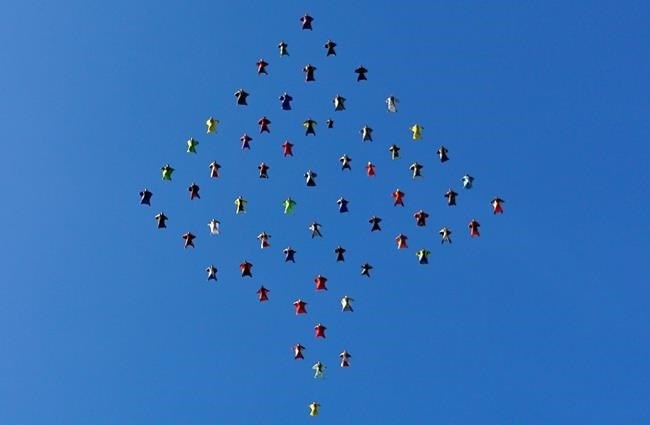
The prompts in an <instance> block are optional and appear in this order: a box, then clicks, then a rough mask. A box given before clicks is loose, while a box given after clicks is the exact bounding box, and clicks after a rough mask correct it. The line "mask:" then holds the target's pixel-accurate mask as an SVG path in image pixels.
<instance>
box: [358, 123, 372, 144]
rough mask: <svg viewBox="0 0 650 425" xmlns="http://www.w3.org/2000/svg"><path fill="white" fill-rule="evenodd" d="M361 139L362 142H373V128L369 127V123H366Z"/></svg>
mask: <svg viewBox="0 0 650 425" xmlns="http://www.w3.org/2000/svg"><path fill="white" fill-rule="evenodd" d="M359 133H361V141H362V142H372V128H370V127H368V124H365V125H364V126H363V127H362V128H361V130H359Z"/></svg>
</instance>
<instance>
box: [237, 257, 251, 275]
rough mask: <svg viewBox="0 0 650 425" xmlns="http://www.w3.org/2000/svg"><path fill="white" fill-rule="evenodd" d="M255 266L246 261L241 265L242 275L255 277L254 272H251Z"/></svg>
mask: <svg viewBox="0 0 650 425" xmlns="http://www.w3.org/2000/svg"><path fill="white" fill-rule="evenodd" d="M252 268H253V265H252V264H251V263H249V262H248V261H244V262H243V263H241V264H240V265H239V270H241V277H244V276H248V277H253V273H251V269H252Z"/></svg>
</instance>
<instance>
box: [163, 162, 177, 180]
mask: <svg viewBox="0 0 650 425" xmlns="http://www.w3.org/2000/svg"><path fill="white" fill-rule="evenodd" d="M160 171H162V179H163V180H168V181H171V180H172V174H173V173H174V169H173V168H172V167H171V165H169V164H165V165H163V167H162V168H161V169H160Z"/></svg>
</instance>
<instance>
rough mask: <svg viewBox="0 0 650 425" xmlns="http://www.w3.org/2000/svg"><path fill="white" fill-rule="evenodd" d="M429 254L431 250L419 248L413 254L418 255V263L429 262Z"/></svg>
mask: <svg viewBox="0 0 650 425" xmlns="http://www.w3.org/2000/svg"><path fill="white" fill-rule="evenodd" d="M430 254H431V251H429V250H427V249H424V248H422V249H419V250H418V251H417V252H416V253H415V255H417V257H418V262H419V263H420V264H429V255H430Z"/></svg>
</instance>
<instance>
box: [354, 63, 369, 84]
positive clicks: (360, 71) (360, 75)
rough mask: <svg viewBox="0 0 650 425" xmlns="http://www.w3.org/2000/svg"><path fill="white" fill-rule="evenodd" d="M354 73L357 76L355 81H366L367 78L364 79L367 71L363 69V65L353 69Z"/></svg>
mask: <svg viewBox="0 0 650 425" xmlns="http://www.w3.org/2000/svg"><path fill="white" fill-rule="evenodd" d="M354 72H355V73H356V74H357V81H364V80H367V79H368V77H366V73H367V72H368V70H367V69H366V68H364V67H363V65H361V66H359V67H358V68H357V69H355V70H354Z"/></svg>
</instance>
